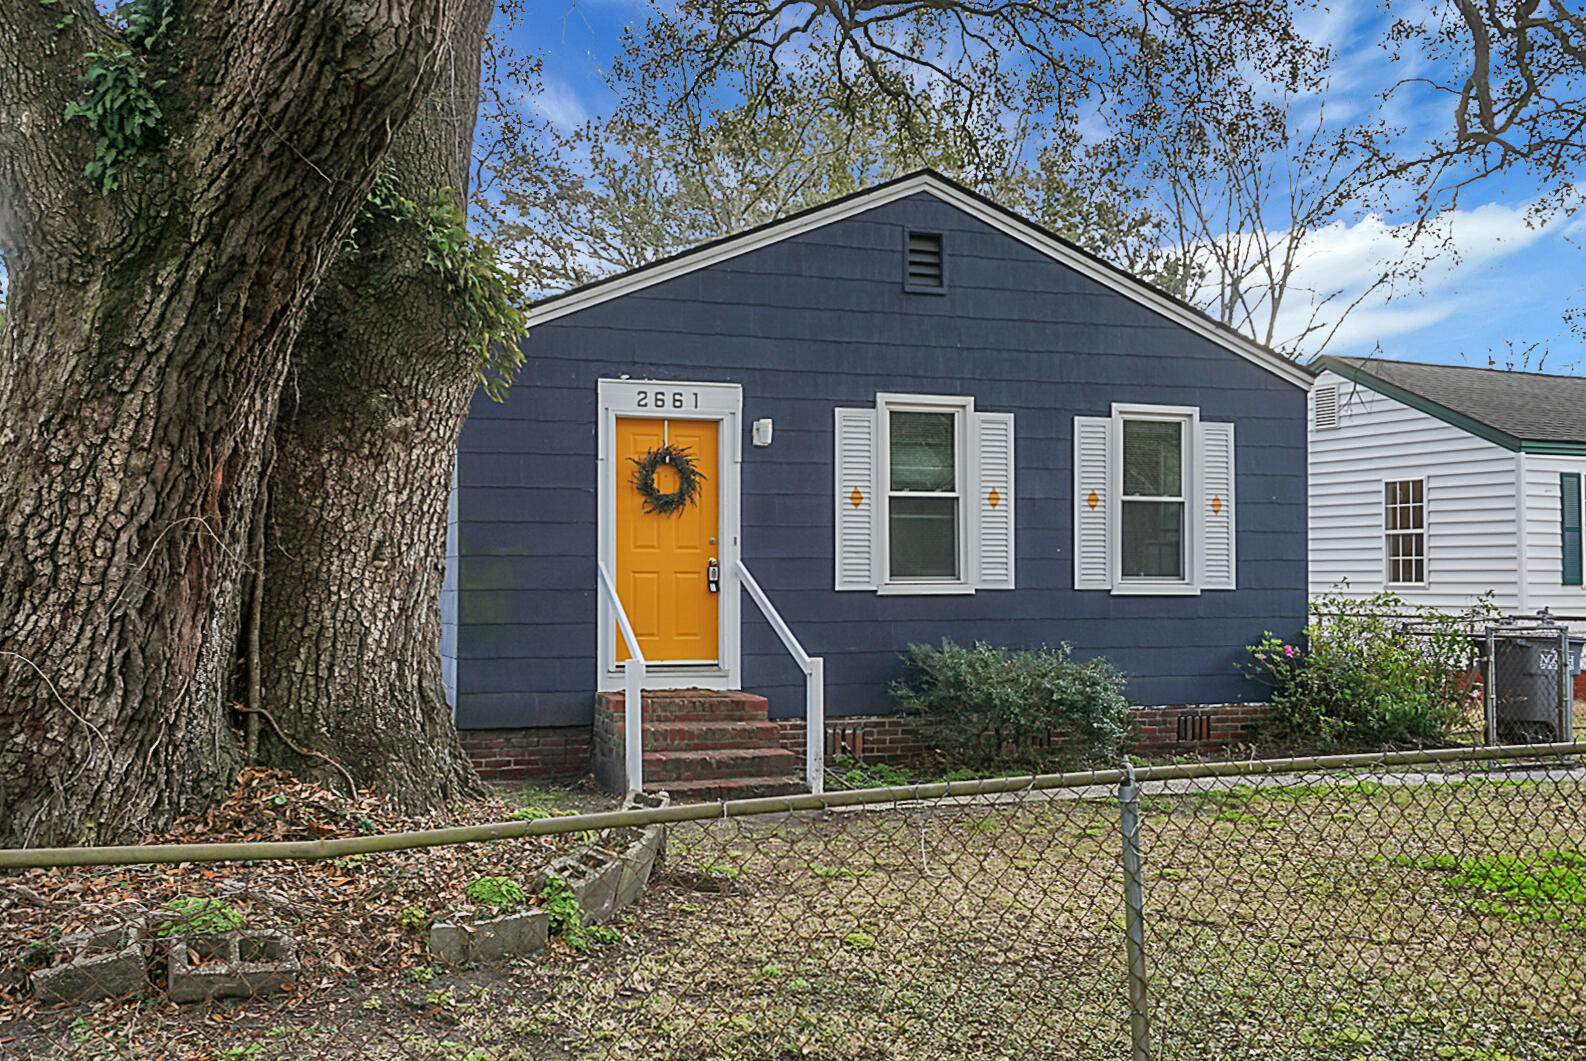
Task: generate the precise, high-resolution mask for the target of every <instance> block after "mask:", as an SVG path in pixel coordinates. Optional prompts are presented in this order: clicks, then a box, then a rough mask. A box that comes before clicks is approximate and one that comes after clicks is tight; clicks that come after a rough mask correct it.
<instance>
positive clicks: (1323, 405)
mask: <svg viewBox="0 0 1586 1061" xmlns="http://www.w3.org/2000/svg"><path fill="white" fill-rule="evenodd" d="M1315 418H1316V426H1317V427H1318V428H1323V427H1337V426H1338V387H1337V386H1336V385H1334V386H1331V387H1317V388H1316V413H1315Z"/></svg>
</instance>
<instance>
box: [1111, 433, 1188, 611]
mask: <svg viewBox="0 0 1586 1061" xmlns="http://www.w3.org/2000/svg"><path fill="white" fill-rule="evenodd" d="M1193 422H1194V421H1193V420H1191V419H1188V418H1185V417H1163V418H1157V417H1143V416H1141V417H1135V416H1130V417H1125V418H1123V421H1122V435H1123V437H1122V447H1123V458H1122V460H1121V461H1120V462H1119V465H1120V468H1121V469H1122V476H1121V478H1122V482H1121V483H1120V487H1121V489H1120V491H1119V505H1120V511H1119V520H1118V556H1119V570H1118V574H1119V577H1120V578H1121V579H1122V580H1123V581H1125V582H1183V581H1185V577H1186V573H1187V572H1188V570H1189V556H1188V550H1189V538H1188V535H1187V534H1186V533H1185V531H1186V529H1187V528H1188V526H1189V519H1188V513H1187V512H1186V511H1185V509H1186V507H1187V504H1188V495H1187V492H1186V490H1187V486H1186V484H1187V483H1188V482H1189V468H1188V461H1189V446H1188V444H1187V439H1186V438H1185V436H1186V434H1187V431H1186V428H1187V427H1189V426H1192V425H1193Z"/></svg>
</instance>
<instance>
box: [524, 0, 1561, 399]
mask: <svg viewBox="0 0 1586 1061" xmlns="http://www.w3.org/2000/svg"><path fill="white" fill-rule="evenodd" d="M644 11H645V7H644V5H643V3H642V0H531V2H530V4H529V7H528V17H527V18H525V19H524V21H523V23H522V25H521V26H520V27H519V28H518V30H517V31H516V32H515V33H514V37H515V40H516V43H517V44H518V45H519V46H520V47H522V48H524V49H525V50H528V51H535V52H538V53H540V54H541V55H542V56H543V57H544V62H545V84H544V88H543V90H542V91H541V92H540V93H539V94H538V95H537V96H535V97H534V98H532V99H530V100H529V101H527V104H526V105H528V106H530V107H532V108H534V109H535V110H536V111H537V112H538V113H539V114H540V115H541V116H542V117H544V118H546V119H548V120H550V121H553V122H555V123H557V124H559V125H563V126H569V125H572V124H576V123H578V122H580V121H582V120H584V119H585V118H588V117H592V116H596V115H600V114H604V113H609V111H610V110H611V109H612V108H613V107H614V106H615V104H616V99H615V97H614V96H613V95H612V93H611V92H610V90H609V89H608V88H607V87H606V85H605V83H604V81H603V75H604V73H605V71H606V69H607V68H608V67H609V65H610V63H611V60H612V57H613V56H614V54H615V53H616V51H617V48H618V38H619V34H620V33H621V30H622V28H623V27H624V25H626V24H628V23H630V22H634V21H637V20H640V19H642V18H643V16H644ZM1377 12H1378V9H1377V8H1376V7H1375V5H1370V4H1366V3H1353V4H1352V3H1350V2H1347V0H1346V2H1343V3H1333V4H1330V5H1329V6H1328V7H1326V8H1324V9H1321V10H1320V13H1319V14H1318V15H1317V16H1316V17H1317V19H1318V20H1319V21H1318V23H1317V25H1316V26H1315V30H1316V31H1317V32H1318V33H1321V34H1325V36H1326V39H1328V40H1331V41H1333V42H1334V43H1335V45H1337V46H1338V48H1339V51H1340V54H1341V55H1342V56H1343V57H1344V58H1343V60H1342V61H1341V63H1340V73H1339V77H1338V78H1337V79H1336V80H1335V84H1334V91H1333V93H1332V94H1331V97H1330V99H1329V107H1336V106H1337V105H1338V103H1339V102H1342V103H1344V104H1346V105H1347V104H1350V103H1358V104H1361V105H1372V101H1371V93H1372V91H1373V90H1374V89H1375V88H1377V87H1380V86H1379V85H1375V84H1371V83H1370V78H1372V77H1381V76H1383V74H1382V72H1383V71H1384V70H1387V71H1392V73H1391V76H1395V77H1396V76H1399V73H1401V72H1402V71H1393V68H1392V67H1391V66H1389V65H1388V64H1386V63H1385V62H1384V56H1383V53H1382V52H1381V51H1380V50H1379V49H1378V48H1377V46H1376V43H1375V39H1376V32H1377V30H1378V25H1379V24H1378V23H1377V22H1376V21H1375V20H1376V19H1377V18H1378V17H1380V16H1379V15H1378V13H1377ZM1351 95H1353V98H1351ZM1419 106H1420V109H1419V110H1417V111H1415V112H1414V113H1410V114H1408V118H1409V123H1410V124H1411V125H1414V124H1415V123H1416V122H1417V121H1419V122H1427V123H1430V122H1437V121H1446V120H1448V115H1447V113H1446V111H1444V109H1443V108H1442V107H1440V106H1436V105H1433V106H1428V105H1426V104H1425V103H1424V102H1422V103H1420V105H1419ZM1404 116H1405V115H1401V117H1404ZM1528 193H1529V189H1523V188H1505V187H1502V186H1496V185H1488V186H1478V188H1477V189H1476V192H1475V194H1473V195H1470V196H1468V197H1467V198H1466V199H1465V201H1464V202H1463V203H1462V209H1461V212H1460V213H1459V215H1457V216H1456V217H1455V219H1454V220H1453V225H1454V229H1453V233H1454V237H1455V239H1454V243H1455V245H1456V246H1457V247H1458V254H1457V256H1454V255H1447V254H1445V255H1440V256H1439V257H1438V259H1437V260H1436V261H1435V262H1434V264H1433V265H1432V266H1431V267H1430V268H1428V269H1427V271H1426V273H1425V274H1424V276H1423V277H1422V279H1421V281H1420V282H1419V283H1418V284H1416V285H1414V286H1411V287H1409V288H1407V289H1405V290H1402V291H1400V292H1398V293H1397V294H1396V295H1395V297H1393V298H1392V299H1391V300H1388V301H1383V300H1381V299H1378V298H1371V299H1369V300H1368V301H1367V302H1365V303H1363V304H1362V305H1361V306H1360V307H1359V308H1358V309H1356V310H1355V311H1354V312H1353V313H1352V314H1351V315H1350V316H1349V318H1348V319H1346V320H1345V322H1344V324H1343V326H1342V327H1341V329H1340V331H1339V334H1338V337H1337V338H1336V339H1335V340H1334V342H1333V343H1332V345H1331V346H1329V347H1328V352H1330V353H1338V354H1369V353H1371V352H1372V351H1373V350H1375V349H1376V348H1377V347H1378V346H1379V345H1380V347H1381V349H1382V352H1383V354H1384V356H1388V357H1397V358H1404V359H1407V360H1417V361H1438V362H1447V363H1454V364H1458V363H1468V364H1475V365H1483V364H1486V363H1487V362H1488V357H1489V353H1491V354H1493V355H1494V356H1496V357H1497V358H1498V360H1499V362H1500V363H1501V362H1503V361H1504V360H1505V359H1506V358H1507V357H1508V356H1509V354H1508V349H1509V347H1508V344H1509V343H1512V344H1513V345H1514V347H1516V348H1520V349H1523V348H1525V347H1529V346H1531V345H1532V344H1539V348H1538V350H1536V351H1535V352H1533V354H1532V358H1533V366H1532V367H1533V368H1534V367H1535V365H1534V358H1535V357H1536V356H1537V355H1538V354H1539V353H1540V352H1541V348H1546V350H1547V351H1548V356H1547V358H1546V362H1545V365H1544V370H1546V371H1554V372H1571V373H1576V374H1583V373H1586V351H1583V349H1582V344H1581V342H1580V341H1579V340H1578V339H1576V337H1575V336H1574V335H1573V334H1572V333H1571V332H1570V330H1569V328H1568V326H1567V325H1566V324H1565V323H1564V321H1563V320H1562V318H1561V313H1562V311H1563V309H1564V308H1565V307H1566V306H1568V305H1571V304H1576V305H1579V304H1581V303H1582V302H1586V291H1583V281H1582V274H1583V272H1586V270H1582V268H1581V265H1582V262H1583V250H1586V248H1583V244H1582V241H1583V240H1586V221H1582V220H1577V221H1575V222H1574V223H1570V222H1568V221H1557V222H1554V223H1552V224H1550V225H1549V226H1547V227H1546V228H1544V229H1540V230H1539V229H1536V228H1533V227H1530V226H1528V225H1527V223H1526V204H1527V202H1528ZM1390 227H1391V226H1390V225H1389V224H1388V223H1387V222H1385V221H1383V220H1381V219H1377V218H1366V219H1364V220H1362V221H1360V222H1358V223H1356V224H1353V225H1350V226H1338V227H1335V228H1334V229H1332V230H1330V231H1328V232H1325V233H1323V234H1321V235H1320V236H1318V237H1317V238H1316V239H1314V240H1313V241H1311V243H1310V244H1308V256H1307V258H1306V261H1305V265H1304V269H1305V274H1304V277H1305V280H1307V281H1308V282H1310V283H1311V284H1313V285H1314V286H1315V287H1316V288H1318V289H1321V290H1332V289H1334V288H1341V289H1345V290H1347V289H1348V288H1349V287H1350V285H1351V284H1352V283H1354V282H1355V278H1357V277H1361V276H1365V275H1371V274H1372V269H1371V265H1372V263H1373V262H1374V261H1379V260H1382V259H1381V256H1382V255H1383V254H1384V253H1386V250H1385V248H1386V247H1387V245H1388V241H1387V239H1386V238H1385V234H1386V232H1387V231H1388V229H1389V228H1390Z"/></svg>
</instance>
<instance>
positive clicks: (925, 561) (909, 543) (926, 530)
mask: <svg viewBox="0 0 1586 1061" xmlns="http://www.w3.org/2000/svg"><path fill="white" fill-rule="evenodd" d="M888 519H889V520H890V522H891V524H892V526H891V538H890V539H889V540H890V544H891V557H892V559H891V567H892V577H893V578H941V579H956V578H957V577H958V499H957V498H953V497H894V498H893V499H892V502H891V506H890V511H889V514H888Z"/></svg>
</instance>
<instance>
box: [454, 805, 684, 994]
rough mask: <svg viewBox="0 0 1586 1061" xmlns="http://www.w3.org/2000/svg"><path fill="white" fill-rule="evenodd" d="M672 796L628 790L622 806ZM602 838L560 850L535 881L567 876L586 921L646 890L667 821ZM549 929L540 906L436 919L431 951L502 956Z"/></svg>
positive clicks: (544, 939)
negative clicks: (485, 916)
mask: <svg viewBox="0 0 1586 1061" xmlns="http://www.w3.org/2000/svg"><path fill="white" fill-rule="evenodd" d="M670 802H671V801H670V798H669V797H668V796H667V795H666V793H664V792H662V793H658V794H650V793H638V792H630V793H629V794H628V796H627V798H625V799H624V800H623V802H622V809H623V810H638V809H643V808H652V807H653V808H661V807H665V806H667V805H668V804H669V803H670ZM603 839H604V840H605V843H606V844H609V845H610V846H609V847H607V846H602V845H601V844H582V845H580V846H578V847H575V848H573V849H572V850H571V851H568V852H566V853H564V854H562V855H558V856H557V857H556V858H554V859H552V860H551V862H550V864H549V865H547V866H546V867H545V868H544V869H542V870H541V871H540V872H539V874H538V875H537V876H536V877H535V882H534V887H535V890H536V891H538V890H540V889H541V888H543V887H544V886H545V883H546V881H547V880H548V879H549V878H550V877H551V876H556V877H558V878H560V879H561V880H563V881H565V882H566V883H567V885H568V887H569V888H571V889H572V891H573V894H574V895H576V896H577V898H578V905H579V909H580V910H581V912H582V917H583V923H584V924H586V925H590V924H595V923H596V922H599V921H604V920H606V919H607V918H609V917H611V916H612V915H613V914H615V913H618V912H619V911H621V910H624V909H626V908H627V907H629V906H631V905H633V904H634V903H635V902H637V901H638V899H639V897H640V896H642V895H643V894H644V892H645V889H646V888H647V887H648V886H649V883H650V877H651V874H652V873H653V872H654V869H655V863H656V860H657V859H659V858H661V857H662V855H663V853H664V851H665V848H666V826H665V825H664V824H661V823H659V822H658V823H656V824H653V825H649V826H646V827H644V828H642V829H639V828H628V829H613V830H610V831H608V833H607V834H606V836H605V837H604V838H603ZM619 844H620V845H621V847H620V849H619V848H618V845H619ZM549 930H550V925H549V918H548V916H547V915H546V913H545V912H544V911H543V910H537V909H535V910H524V911H520V912H517V913H511V914H506V915H504V916H502V917H497V918H491V919H490V920H487V921H475V922H461V921H457V922H453V921H437V922H435V923H434V924H433V925H431V926H430V936H429V947H430V953H431V954H433V955H434V956H435V958H436V959H437V960H438V961H440V962H441V963H443V964H446V965H466V964H469V963H470V962H480V961H501V960H503V959H506V958H512V957H521V956H523V955H528V954H534V953H537V952H539V951H542V950H544V949H545V947H546V945H547V943H548V942H549V937H550V931H549Z"/></svg>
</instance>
